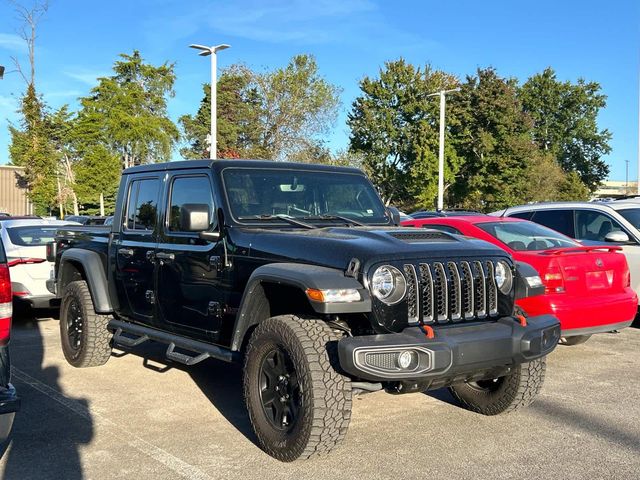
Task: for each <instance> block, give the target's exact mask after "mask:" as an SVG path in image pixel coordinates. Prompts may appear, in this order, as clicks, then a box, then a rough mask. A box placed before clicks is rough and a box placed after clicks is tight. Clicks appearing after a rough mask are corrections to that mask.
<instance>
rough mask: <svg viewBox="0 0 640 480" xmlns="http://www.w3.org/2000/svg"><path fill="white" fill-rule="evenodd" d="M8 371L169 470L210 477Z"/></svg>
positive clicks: (29, 378) (202, 479)
mask: <svg viewBox="0 0 640 480" xmlns="http://www.w3.org/2000/svg"><path fill="white" fill-rule="evenodd" d="M11 374H12V375H13V377H14V378H15V379H17V380H20V382H22V383H24V384H26V385H28V386H30V387H32V388H34V389H35V390H38V391H39V392H41V393H43V394H45V395H46V396H48V397H49V398H51V399H52V400H55V401H56V402H58V403H59V404H60V405H62V406H63V407H65V408H67V409H68V410H70V411H72V412H73V413H75V414H76V415H78V416H80V417H83V418H85V419H87V420H91V421H93V422H94V424H95V425H96V426H100V427H101V428H102V429H103V430H104V431H106V432H107V433H108V434H110V435H113V436H115V437H117V438H119V439H120V440H122V441H123V442H125V443H126V444H128V445H129V446H130V447H132V448H135V449H136V450H138V451H139V452H140V453H144V454H145V455H147V456H149V457H151V458H153V459H154V460H157V461H158V462H160V463H162V464H163V465H165V466H166V467H168V468H170V469H171V470H173V471H174V472H175V473H177V474H178V475H181V476H182V477H185V478H189V479H197V480H212V477H210V476H209V475H207V474H206V473H204V472H203V471H202V470H200V469H199V468H197V467H195V466H193V465H191V464H189V463H187V462H185V461H183V460H180V459H179V458H178V457H175V456H173V455H171V454H170V453H169V452H167V451H165V450H163V449H161V448H159V447H157V446H155V445H153V444H151V443H149V442H147V441H146V440H143V439H142V438H140V437H138V436H137V435H135V434H133V433H131V432H130V431H128V430H126V429H125V428H123V427H121V426H120V425H118V424H116V423H115V422H112V421H111V420H109V419H108V418H105V417H103V416H102V415H100V414H98V413H95V412H91V411H89V409H88V408H87V407H85V406H84V405H82V404H81V403H80V402H77V401H75V400H71V399H70V398H67V397H65V396H64V395H63V394H61V393H60V392H58V391H56V390H54V389H53V388H51V387H50V386H49V385H47V384H46V383H43V382H41V381H40V380H38V379H36V378H33V377H32V376H31V375H29V374H27V373H25V372H23V371H22V370H20V369H19V368H16V367H14V366H12V367H11Z"/></svg>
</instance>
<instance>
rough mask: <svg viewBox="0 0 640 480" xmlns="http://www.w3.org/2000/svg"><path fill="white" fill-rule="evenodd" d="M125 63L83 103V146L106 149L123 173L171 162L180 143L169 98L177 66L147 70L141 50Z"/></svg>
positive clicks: (80, 129)
mask: <svg viewBox="0 0 640 480" xmlns="http://www.w3.org/2000/svg"><path fill="white" fill-rule="evenodd" d="M120 58H121V60H119V61H116V62H115V64H114V66H113V72H114V74H113V75H111V76H109V77H102V78H100V79H99V80H98V85H97V86H96V87H95V88H93V89H92V90H91V94H90V95H89V96H87V97H84V98H81V99H80V103H81V106H82V108H81V110H80V112H79V113H78V120H77V121H78V135H79V137H80V138H79V141H81V142H84V143H96V142H97V143H100V144H101V145H103V146H104V147H105V148H106V149H107V150H108V151H109V153H110V154H112V155H115V156H117V157H118V158H119V159H120V161H121V163H122V167H123V168H128V167H132V166H134V165H141V164H145V163H154V162H160V161H167V160H169V159H170V158H171V152H172V149H173V147H174V145H175V143H176V142H177V140H178V137H179V133H178V129H177V127H176V126H175V124H174V123H173V121H172V120H171V119H170V118H169V116H168V113H167V98H168V97H172V96H173V95H174V91H173V84H174V82H175V74H174V71H173V64H167V63H165V64H163V65H161V66H159V67H156V66H153V65H150V64H147V63H145V62H144V60H143V58H142V56H141V55H140V52H138V51H137V50H134V52H133V54H132V55H127V54H121V55H120Z"/></svg>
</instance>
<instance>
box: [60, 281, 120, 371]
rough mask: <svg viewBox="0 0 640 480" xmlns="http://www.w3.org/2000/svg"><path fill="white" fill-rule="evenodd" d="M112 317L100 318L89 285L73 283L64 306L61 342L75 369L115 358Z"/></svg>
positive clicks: (62, 304)
mask: <svg viewBox="0 0 640 480" xmlns="http://www.w3.org/2000/svg"><path fill="white" fill-rule="evenodd" d="M110 318H111V317H109V316H108V315H99V314H97V313H96V312H95V310H94V309H93V301H92V300H91V293H90V292H89V287H88V286H87V282H85V281H84V280H79V281H75V282H71V283H69V284H68V285H67V286H66V287H65V289H64V292H63V295H62V302H61V304H60V343H61V344H62V352H63V353H64V356H65V358H66V359H67V362H69V363H70V364H71V365H73V366H74V367H78V368H82V367H95V366H99V365H104V364H105V363H107V360H109V357H110V356H111V337H112V335H111V333H110V332H109V330H108V329H107V325H108V324H109V319H110Z"/></svg>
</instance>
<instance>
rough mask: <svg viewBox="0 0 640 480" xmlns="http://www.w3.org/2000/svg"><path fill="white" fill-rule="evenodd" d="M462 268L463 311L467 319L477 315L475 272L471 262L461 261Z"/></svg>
mask: <svg viewBox="0 0 640 480" xmlns="http://www.w3.org/2000/svg"><path fill="white" fill-rule="evenodd" d="M460 270H461V271H462V311H463V314H464V318H465V319H471V318H473V317H474V315H475V312H474V305H473V300H474V285H473V272H472V271H471V266H470V265H469V262H460Z"/></svg>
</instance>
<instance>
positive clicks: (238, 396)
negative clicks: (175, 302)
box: [112, 341, 257, 445]
mask: <svg viewBox="0 0 640 480" xmlns="http://www.w3.org/2000/svg"><path fill="white" fill-rule="evenodd" d="M166 349H167V347H166V345H162V344H160V343H156V342H152V341H149V342H146V344H145V345H143V346H140V347H136V348H134V349H129V348H126V347H123V346H120V345H118V347H117V349H116V350H115V351H114V352H113V353H112V355H113V356H115V357H121V356H123V355H126V354H132V355H136V356H139V357H142V358H143V365H144V367H145V368H148V369H150V370H153V371H156V372H158V373H164V372H166V371H168V370H170V369H172V368H175V369H178V370H181V371H183V372H186V373H187V374H189V376H190V377H191V378H192V379H193V381H194V382H195V384H196V385H197V386H198V388H199V389H200V390H201V391H202V393H204V394H205V395H206V397H207V398H208V399H209V401H210V402H211V403H212V405H213V406H214V407H215V408H216V409H217V410H218V411H219V412H220V413H221V414H222V416H224V417H225V419H226V420H227V421H228V422H229V423H230V424H231V425H233V426H234V427H235V428H236V429H237V430H238V431H239V432H240V433H242V434H243V435H244V436H245V437H246V438H247V439H248V440H250V441H251V442H253V443H254V444H256V445H257V440H256V437H255V435H254V433H253V429H252V428H251V423H250V421H249V415H248V413H247V410H246V408H245V405H244V397H243V394H242V366H241V365H238V364H235V363H226V362H223V361H220V360H215V359H208V360H205V361H203V362H201V363H198V364H196V365H193V366H184V365H181V364H177V363H174V362H171V361H169V360H167V358H166V357H165V352H166ZM121 352H124V353H121Z"/></svg>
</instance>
